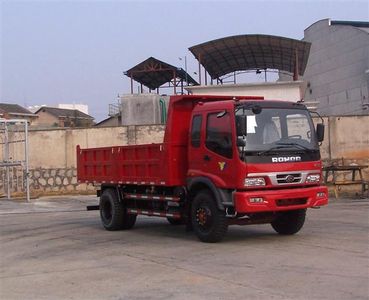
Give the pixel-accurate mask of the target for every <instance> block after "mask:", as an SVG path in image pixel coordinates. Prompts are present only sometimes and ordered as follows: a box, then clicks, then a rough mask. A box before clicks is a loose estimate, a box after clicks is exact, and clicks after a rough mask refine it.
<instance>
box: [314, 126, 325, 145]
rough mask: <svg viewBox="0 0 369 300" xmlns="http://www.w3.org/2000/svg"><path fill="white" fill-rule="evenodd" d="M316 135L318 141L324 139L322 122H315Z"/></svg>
mask: <svg viewBox="0 0 369 300" xmlns="http://www.w3.org/2000/svg"><path fill="white" fill-rule="evenodd" d="M316 137H317V139H318V142H319V143H321V142H323V140H324V124H321V123H319V124H317V125H316Z"/></svg>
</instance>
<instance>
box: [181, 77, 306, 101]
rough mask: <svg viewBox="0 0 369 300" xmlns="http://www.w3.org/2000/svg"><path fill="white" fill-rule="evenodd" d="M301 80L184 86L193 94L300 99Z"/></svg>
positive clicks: (287, 99)
mask: <svg viewBox="0 0 369 300" xmlns="http://www.w3.org/2000/svg"><path fill="white" fill-rule="evenodd" d="M302 88H303V82H302V81H288V82H265V83H251V84H229V85H228V84H224V85H206V86H205V85H202V86H191V87H188V88H186V90H188V91H189V92H190V93H191V94H194V95H228V96H263V97H264V98H265V99H270V100H286V101H293V102H297V101H299V100H301V95H302V93H301V90H302Z"/></svg>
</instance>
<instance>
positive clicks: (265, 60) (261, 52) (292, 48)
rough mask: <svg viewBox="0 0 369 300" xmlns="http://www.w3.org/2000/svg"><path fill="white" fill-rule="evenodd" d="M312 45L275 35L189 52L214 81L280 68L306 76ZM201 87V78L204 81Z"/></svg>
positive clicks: (220, 41)
mask: <svg viewBox="0 0 369 300" xmlns="http://www.w3.org/2000/svg"><path fill="white" fill-rule="evenodd" d="M310 46H311V44H310V43H309V42H304V41H299V40H295V39H290V38H285V37H279V36H272V35H260V34H250V35H235V36H229V37H225V38H221V39H216V40H212V41H209V42H206V43H202V44H199V45H196V46H192V47H190V48H189V50H190V51H191V52H192V54H193V55H194V56H195V57H196V59H197V60H198V61H199V64H201V65H202V66H203V67H204V68H205V70H206V71H207V72H208V73H209V75H210V76H211V78H212V79H217V78H218V79H219V78H220V77H221V76H223V75H226V74H229V73H231V72H235V71H243V70H252V69H277V70H282V71H287V72H290V73H293V74H294V79H295V80H297V78H298V76H297V74H299V75H303V74H304V71H305V68H306V64H307V61H308V58H309V52H310ZM200 84H201V79H200Z"/></svg>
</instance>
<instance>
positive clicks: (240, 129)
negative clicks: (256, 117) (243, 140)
mask: <svg viewBox="0 0 369 300" xmlns="http://www.w3.org/2000/svg"><path fill="white" fill-rule="evenodd" d="M236 131H237V136H244V135H247V131H246V116H245V115H239V116H236Z"/></svg>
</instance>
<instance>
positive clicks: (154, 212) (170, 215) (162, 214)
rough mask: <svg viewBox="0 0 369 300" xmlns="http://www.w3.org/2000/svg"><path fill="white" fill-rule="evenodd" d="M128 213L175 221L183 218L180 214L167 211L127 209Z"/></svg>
mask: <svg viewBox="0 0 369 300" xmlns="http://www.w3.org/2000/svg"><path fill="white" fill-rule="evenodd" d="M127 213H129V214H137V215H146V216H154V217H167V218H173V219H180V218H181V214H180V213H167V212H165V211H159V210H149V209H137V208H127Z"/></svg>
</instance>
